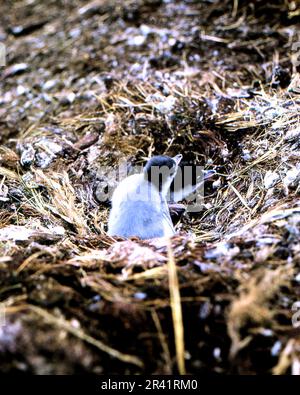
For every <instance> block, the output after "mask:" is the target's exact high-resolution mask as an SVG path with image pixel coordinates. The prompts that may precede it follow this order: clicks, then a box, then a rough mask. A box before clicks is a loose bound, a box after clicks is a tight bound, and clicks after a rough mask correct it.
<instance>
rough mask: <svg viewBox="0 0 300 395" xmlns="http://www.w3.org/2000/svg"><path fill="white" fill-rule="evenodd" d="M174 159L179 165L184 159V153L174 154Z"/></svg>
mask: <svg viewBox="0 0 300 395" xmlns="http://www.w3.org/2000/svg"><path fill="white" fill-rule="evenodd" d="M172 159H174V160H175V162H176V164H177V165H179V163H180V162H181V159H182V155H181V154H178V155H176V156H173V158H172Z"/></svg>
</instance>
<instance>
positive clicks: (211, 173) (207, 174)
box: [203, 170, 216, 180]
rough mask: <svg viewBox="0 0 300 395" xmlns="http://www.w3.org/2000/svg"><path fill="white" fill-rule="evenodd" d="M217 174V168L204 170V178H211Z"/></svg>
mask: <svg viewBox="0 0 300 395" xmlns="http://www.w3.org/2000/svg"><path fill="white" fill-rule="evenodd" d="M215 174H216V171H215V170H203V175H204V180H209V179H210V178H212V177H213V176H214V175H215Z"/></svg>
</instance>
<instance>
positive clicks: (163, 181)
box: [107, 155, 182, 239]
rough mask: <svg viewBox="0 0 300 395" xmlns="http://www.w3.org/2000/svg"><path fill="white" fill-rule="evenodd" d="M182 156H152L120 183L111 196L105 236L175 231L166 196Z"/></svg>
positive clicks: (157, 234)
mask: <svg viewBox="0 0 300 395" xmlns="http://www.w3.org/2000/svg"><path fill="white" fill-rule="evenodd" d="M181 159H182V155H176V156H174V157H173V158H171V157H169V156H154V157H153V158H151V159H150V160H149V161H148V162H147V164H146V166H145V167H144V170H143V172H142V173H141V174H134V175H131V176H129V177H127V178H125V179H124V180H123V181H121V182H120V184H119V185H118V186H117V188H116V189H115V191H114V193H113V196H112V208H111V212H110V215H109V221H108V232H107V233H108V235H110V236H122V237H131V236H137V237H139V238H141V239H151V238H155V237H163V236H172V235H173V234H174V233H175V230H174V226H173V223H172V220H171V216H170V212H169V208H168V203H167V195H168V192H169V189H170V185H171V183H172V181H173V179H174V177H175V176H176V173H177V170H178V165H179V163H180V161H181Z"/></svg>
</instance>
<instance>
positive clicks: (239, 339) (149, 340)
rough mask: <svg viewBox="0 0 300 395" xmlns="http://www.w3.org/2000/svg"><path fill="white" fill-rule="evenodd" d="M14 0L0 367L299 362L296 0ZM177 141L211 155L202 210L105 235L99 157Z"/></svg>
mask: <svg viewBox="0 0 300 395" xmlns="http://www.w3.org/2000/svg"><path fill="white" fill-rule="evenodd" d="M25 3H26V2H23V1H18V2H13V5H10V7H11V9H9V10H7V12H5V8H6V5H2V6H1V7H2V8H3V11H4V12H3V13H1V14H2V15H1V16H0V20H1V25H2V26H3V29H2V28H0V38H2V36H3V37H4V38H5V40H6V42H7V45H8V51H7V53H8V59H7V66H6V67H5V68H4V69H2V70H1V74H0V86H1V94H0V102H1V110H0V112H1V121H0V122H1V123H0V125H1V136H0V142H1V144H2V146H1V147H0V207H1V210H0V219H1V220H0V251H1V258H0V302H1V305H0V319H1V317H2V318H3V317H4V321H3V320H2V321H3V322H4V324H3V325H1V326H0V355H1V358H0V367H1V371H2V372H20V371H23V372H27V373H34V374H43V373H54V374H61V373H94V374H101V373H116V374H140V373H148V374H150V373H151V374H154V373H156V374H172V373H181V374H184V373H189V374H199V373H215V374H230V373H235V374H272V373H273V374H299V373H300V368H299V366H300V351H299V350H300V343H299V334H300V332H299V322H297V320H295V313H296V312H297V302H298V300H299V293H300V287H299V281H300V279H299V262H300V255H299V253H300V250H299V237H300V208H299V202H300V199H299V185H300V184H299V181H300V157H299V136H300V123H299V107H300V99H299V92H300V91H299V89H300V77H299V69H298V64H297V52H296V51H295V50H293V48H294V49H295V43H296V44H297V42H299V37H298V30H297V26H296V23H297V22H298V19H299V14H300V13H299V7H298V5H297V2H287V1H270V2H268V3H267V4H266V2H263V1H255V2H252V3H249V2H246V1H234V2H232V1H229V0H228V1H215V2H207V1H201V2H199V1H195V2H193V1H176V2H175V1H174V2H163V1H151V0H141V1H129V0H128V1H127V0H126V1H122V2H119V1H116V2H109V1H103V0H101V1H93V2H86V1H79V0H77V1H65V2H64V6H65V9H64V10H63V12H62V11H61V9H60V7H59V5H58V4H57V2H55V1H51V2H49V6H48V3H47V8H46V7H45V5H44V4H43V3H42V2H39V1H36V2H34V4H31V5H30V7H32V9H31V12H29V9H28V6H26V4H25ZM37 21H38V22H37ZM37 70H39V72H37ZM12 103H13V105H12ZM178 153H182V154H183V156H184V160H185V161H186V163H193V164H199V165H202V166H205V168H207V169H214V170H215V171H216V178H214V180H213V182H210V183H207V185H206V188H205V200H204V205H203V208H202V210H201V211H200V212H197V213H190V214H185V215H184V216H183V217H182V218H181V219H180V221H179V223H178V224H177V230H178V233H177V235H176V236H174V237H173V238H172V239H171V240H167V239H154V240H148V241H141V240H139V239H137V238H132V239H131V240H124V239H118V238H111V237H108V236H107V235H106V224H107V215H108V212H109V207H110V206H109V200H106V201H101V202H100V201H99V200H100V199H99V185H100V186H101V185H102V183H104V184H105V185H110V186H111V187H114V185H115V184H114V180H112V179H111V178H110V171H111V170H114V169H116V168H117V166H118V165H119V163H120V162H122V161H124V160H126V161H127V163H128V164H129V165H142V164H143V163H144V162H145V160H147V158H149V157H150V156H152V155H155V154H166V155H175V154H178ZM0 322H1V320H0ZM3 322H2V323H3Z"/></svg>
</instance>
